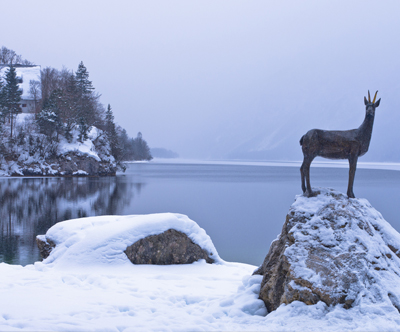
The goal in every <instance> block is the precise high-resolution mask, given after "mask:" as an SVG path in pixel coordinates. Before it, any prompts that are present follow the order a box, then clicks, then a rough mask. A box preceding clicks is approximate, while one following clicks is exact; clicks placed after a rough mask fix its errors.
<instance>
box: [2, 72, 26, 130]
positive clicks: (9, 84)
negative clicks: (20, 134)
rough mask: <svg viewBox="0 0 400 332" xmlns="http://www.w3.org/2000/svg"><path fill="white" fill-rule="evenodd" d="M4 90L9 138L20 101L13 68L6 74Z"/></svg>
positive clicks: (18, 110)
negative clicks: (8, 120)
mask: <svg viewBox="0 0 400 332" xmlns="http://www.w3.org/2000/svg"><path fill="white" fill-rule="evenodd" d="M4 89H5V92H4V93H5V112H4V113H5V116H8V117H9V118H10V124H11V134H10V137H11V138H12V136H13V125H14V120H15V116H16V115H17V114H18V113H21V112H22V110H21V107H20V105H19V103H20V101H21V95H22V91H21V90H20V88H19V85H18V81H17V72H16V70H15V68H14V67H13V66H10V67H9V69H8V71H7V72H6V85H5V87H4Z"/></svg>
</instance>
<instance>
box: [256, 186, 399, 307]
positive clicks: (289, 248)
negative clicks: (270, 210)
mask: <svg viewBox="0 0 400 332" xmlns="http://www.w3.org/2000/svg"><path fill="white" fill-rule="evenodd" d="M399 249H400V234H399V233H397V231H395V230H394V229H393V228H392V227H391V226H390V224H389V223H388V222H386V221H385V220H384V219H383V217H382V215H381V214H380V213H379V212H378V211H376V210H375V209H374V208H373V207H372V206H371V205H370V203H369V202H368V201H367V200H366V199H349V198H347V196H345V195H344V194H342V193H339V192H337V191H334V190H330V189H322V188H320V189H319V190H318V195H317V196H316V197H312V198H307V197H304V196H297V198H296V201H295V202H294V203H293V205H292V206H291V207H290V210H289V212H288V214H287V216H286V221H285V223H284V225H283V228H282V233H281V234H280V236H279V237H278V238H277V239H276V240H275V241H274V242H273V243H272V245H271V247H270V250H269V252H268V255H267V256H266V258H265V261H264V263H263V264H262V266H260V268H259V269H258V270H257V271H256V272H255V274H260V275H263V280H262V283H261V290H260V298H261V299H262V300H263V301H264V302H265V305H266V307H267V309H268V311H270V312H271V311H273V310H276V309H277V308H278V307H279V306H280V305H281V304H290V303H292V302H294V301H302V302H304V303H306V304H317V303H318V302H320V301H322V302H324V303H325V304H326V305H328V306H332V305H333V306H334V305H340V306H342V307H343V308H351V307H359V308H364V309H366V308H367V307H371V306H384V307H385V308H387V310H388V312H390V311H395V312H396V311H397V310H398V311H400V258H399V256H400V251H399ZM390 308H391V309H390Z"/></svg>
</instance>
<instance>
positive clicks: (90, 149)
mask: <svg viewBox="0 0 400 332" xmlns="http://www.w3.org/2000/svg"><path fill="white" fill-rule="evenodd" d="M72 135H73V136H74V137H77V136H78V134H77V130H75V131H74V132H73V134H72ZM98 136H99V129H97V128H96V127H91V128H90V131H89V133H88V138H89V139H87V140H85V141H83V142H82V143H81V142H79V141H78V140H74V141H73V142H71V143H68V141H67V140H66V139H65V138H64V137H62V138H61V141H60V145H59V147H58V153H59V154H67V153H68V152H70V151H73V152H78V153H80V154H86V155H89V156H90V157H92V158H94V159H95V160H97V161H101V159H100V157H99V155H98V154H97V152H96V148H95V146H94V144H93V141H94V140H95V139H96V138H97V137H98Z"/></svg>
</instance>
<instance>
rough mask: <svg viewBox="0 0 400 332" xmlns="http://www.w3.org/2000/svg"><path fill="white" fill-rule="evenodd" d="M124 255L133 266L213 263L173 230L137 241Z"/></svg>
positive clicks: (201, 250) (197, 247)
mask: <svg viewBox="0 0 400 332" xmlns="http://www.w3.org/2000/svg"><path fill="white" fill-rule="evenodd" d="M125 254H126V255H127V256H128V258H129V260H130V261H131V262H132V263H133V264H156V265H169V264H191V263H193V262H196V261H198V260H200V259H205V260H206V262H207V263H214V260H213V259H212V258H210V257H209V253H208V252H207V251H206V250H204V249H202V248H200V246H199V245H198V244H196V243H194V242H193V241H192V240H191V239H189V237H188V236H187V235H186V234H185V233H182V232H179V231H176V230H174V229H169V230H167V231H165V232H163V233H161V234H157V235H150V236H147V237H145V238H144V239H141V240H139V241H137V242H136V243H134V244H132V245H131V246H129V247H128V248H126V250H125Z"/></svg>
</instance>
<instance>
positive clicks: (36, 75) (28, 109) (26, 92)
mask: <svg viewBox="0 0 400 332" xmlns="http://www.w3.org/2000/svg"><path fill="white" fill-rule="evenodd" d="M9 67H10V66H9V65H0V77H1V78H2V79H3V81H4V79H5V76H6V72H7V71H8V68H9ZM13 67H14V68H15V71H16V73H17V79H18V85H19V87H20V89H21V91H22V95H21V103H20V105H21V109H22V113H34V112H35V110H36V106H37V105H38V103H39V101H40V99H42V89H41V71H40V66H35V65H30V66H28V65H13Z"/></svg>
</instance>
